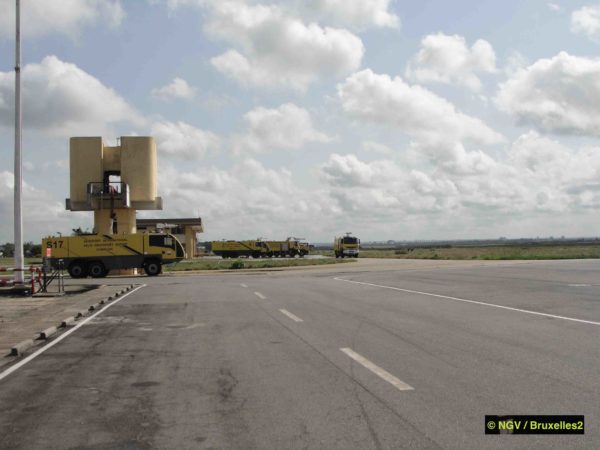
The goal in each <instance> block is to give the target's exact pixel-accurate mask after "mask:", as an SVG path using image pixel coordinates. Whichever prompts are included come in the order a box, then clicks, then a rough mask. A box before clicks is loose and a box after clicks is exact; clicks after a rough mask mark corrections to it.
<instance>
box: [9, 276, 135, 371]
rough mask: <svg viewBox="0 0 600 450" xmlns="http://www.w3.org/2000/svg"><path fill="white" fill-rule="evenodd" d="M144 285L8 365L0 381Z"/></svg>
mask: <svg viewBox="0 0 600 450" xmlns="http://www.w3.org/2000/svg"><path fill="white" fill-rule="evenodd" d="M144 286H146V285H145V284H142V285H141V286H138V287H136V288H135V289H133V290H131V291H129V292H128V293H127V294H124V295H123V296H121V297H119V298H118V299H117V300H114V301H113V302H111V303H108V304H107V305H106V306H105V307H104V308H102V309H101V310H100V311H98V312H96V313H95V314H92V315H91V316H90V317H88V318H87V319H85V320H84V321H82V322H80V323H78V324H77V325H75V326H74V327H73V328H71V329H70V330H69V331H66V332H65V333H63V334H61V335H60V336H59V337H57V338H56V339H55V340H53V341H52V342H50V343H49V344H47V345H44V346H43V347H42V348H40V349H39V350H38V351H36V352H35V353H32V354H31V355H29V356H28V357H27V358H25V359H24V360H23V361H20V362H18V363H17V364H15V365H14V366H11V367H9V368H8V369H6V370H5V371H4V372H2V373H0V381H1V380H3V379H4V378H6V377H7V376H9V375H10V374H11V373H13V372H15V371H17V370H19V369H20V368H21V367H23V366H24V365H25V364H27V363H28V362H29V361H31V360H33V359H35V358H37V357H38V356H40V355H41V354H42V353H44V352H45V351H46V350H50V349H51V348H52V347H54V346H55V345H56V344H58V343H59V342H60V341H62V340H63V339H65V338H66V337H67V336H69V335H70V334H71V333H74V332H75V331H76V330H77V329H78V328H79V327H81V326H83V325H85V324H86V323H87V322H89V321H90V320H92V319H93V318H94V317H96V316H97V315H99V314H102V313H103V312H104V311H106V310H107V309H108V308H110V307H111V306H113V305H116V304H117V303H119V302H120V301H121V300H123V299H124V298H125V297H127V296H128V295H131V294H133V293H134V292H135V291H137V290H140V289H141V288H143V287H144Z"/></svg>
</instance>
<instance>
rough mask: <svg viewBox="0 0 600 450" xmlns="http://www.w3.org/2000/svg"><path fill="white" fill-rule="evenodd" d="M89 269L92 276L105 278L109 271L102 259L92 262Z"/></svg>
mask: <svg viewBox="0 0 600 450" xmlns="http://www.w3.org/2000/svg"><path fill="white" fill-rule="evenodd" d="M88 270H89V272H90V276H91V277H92V278H103V277H105V276H106V274H107V273H108V271H107V270H106V267H104V264H102V263H101V262H100V261H94V262H93V263H90V266H89V269H88Z"/></svg>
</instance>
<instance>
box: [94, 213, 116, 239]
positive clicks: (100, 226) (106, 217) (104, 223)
mask: <svg viewBox="0 0 600 450" xmlns="http://www.w3.org/2000/svg"><path fill="white" fill-rule="evenodd" d="M94 232H96V233H98V234H112V220H111V218H110V210H109V209H97V210H95V211H94Z"/></svg>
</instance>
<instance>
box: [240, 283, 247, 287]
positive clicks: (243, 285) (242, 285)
mask: <svg viewBox="0 0 600 450" xmlns="http://www.w3.org/2000/svg"><path fill="white" fill-rule="evenodd" d="M240 286H241V287H248V286H247V285H245V284H244V283H242V284H240Z"/></svg>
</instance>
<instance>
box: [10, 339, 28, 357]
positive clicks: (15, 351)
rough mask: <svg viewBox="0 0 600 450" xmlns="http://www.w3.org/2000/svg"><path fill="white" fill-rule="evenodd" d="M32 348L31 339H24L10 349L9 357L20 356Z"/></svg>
mask: <svg viewBox="0 0 600 450" xmlns="http://www.w3.org/2000/svg"><path fill="white" fill-rule="evenodd" d="M33 346H34V342H33V339H25V340H24V341H21V342H19V343H18V344H17V345H15V346H14V347H13V348H11V349H10V354H11V356H21V355H22V354H23V353H24V352H26V351H27V350H29V349H30V348H31V347H33Z"/></svg>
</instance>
